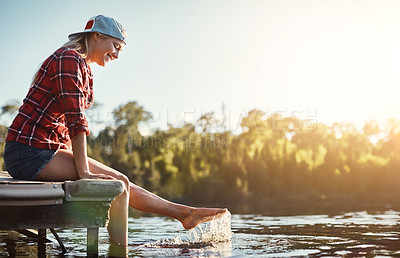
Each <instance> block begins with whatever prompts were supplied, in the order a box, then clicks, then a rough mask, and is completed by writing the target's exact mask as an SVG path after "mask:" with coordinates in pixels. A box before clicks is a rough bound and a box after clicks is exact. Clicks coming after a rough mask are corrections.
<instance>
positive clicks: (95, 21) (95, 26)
mask: <svg viewBox="0 0 400 258" xmlns="http://www.w3.org/2000/svg"><path fill="white" fill-rule="evenodd" d="M88 32H100V33H102V34H105V35H108V36H111V37H114V38H117V39H120V40H122V41H123V42H124V43H125V44H126V42H125V35H126V31H125V30H124V28H122V25H121V24H120V23H119V22H117V21H116V20H114V19H113V18H111V17H107V16H104V15H97V16H94V17H92V18H90V19H89V21H88V22H87V23H86V26H85V29H84V30H83V31H81V32H76V33H72V34H70V35H69V36H68V38H69V39H71V37H73V36H75V35H79V34H82V33H88Z"/></svg>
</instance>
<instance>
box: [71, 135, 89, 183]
mask: <svg viewBox="0 0 400 258" xmlns="http://www.w3.org/2000/svg"><path fill="white" fill-rule="evenodd" d="M71 142H72V152H73V153H74V160H75V166H76V170H77V171H78V174H79V177H80V178H86V177H87V176H88V175H89V174H90V170H89V162H88V159H87V152H86V133H84V132H83V133H80V134H78V135H77V136H76V137H74V138H72V139H71Z"/></svg>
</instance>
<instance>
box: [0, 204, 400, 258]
mask: <svg viewBox="0 0 400 258" xmlns="http://www.w3.org/2000/svg"><path fill="white" fill-rule="evenodd" d="M399 222H400V212H398V211H393V210H387V211H382V212H365V211H360V212H347V213H337V214H331V215H326V214H320V215H318V214H317V215H297V216H266V215H262V214H233V215H232V217H231V230H232V233H233V235H232V238H231V240H230V241H225V242H219V243H216V242H212V243H209V242H197V243H194V242H193V235H192V236H191V235H190V234H189V232H188V231H186V230H183V229H182V226H181V225H180V223H179V222H177V221H175V220H172V219H169V218H165V217H158V216H152V217H140V218H130V220H129V248H128V256H130V257H132V256H137V257H156V256H162V257H176V256H182V257H203V256H213V257H232V256H236V257H237V256H263V257H268V256H270V257H290V256H311V257H324V256H330V257H341V256H358V257H363V256H368V257H371V256H400V226H399V225H400V223H399ZM56 231H57V232H58V233H59V235H60V237H61V238H62V239H63V240H64V244H65V246H66V247H67V249H68V250H69V252H68V253H67V254H66V255H65V256H66V257H76V256H86V229H74V230H70V229H56ZM48 236H49V238H51V237H52V235H51V233H50V232H48ZM191 238H192V242H190V239H191ZM46 249H47V250H46V253H47V255H48V256H58V255H59V254H60V250H59V249H58V246H57V244H53V243H48V244H47V246H46ZM110 252H113V248H111V251H110V245H109V243H108V235H107V231H106V229H104V228H102V229H100V243H99V254H100V256H103V257H107V256H108V255H109V254H110ZM9 255H16V256H37V244H36V242H35V241H34V240H32V239H29V238H27V237H25V236H22V235H20V234H18V233H16V232H12V231H0V256H9Z"/></svg>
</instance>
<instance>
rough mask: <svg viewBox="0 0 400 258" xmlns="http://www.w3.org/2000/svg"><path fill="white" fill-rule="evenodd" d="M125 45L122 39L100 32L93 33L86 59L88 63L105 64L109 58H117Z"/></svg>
mask: <svg viewBox="0 0 400 258" xmlns="http://www.w3.org/2000/svg"><path fill="white" fill-rule="evenodd" d="M124 46H125V43H124V42H123V41H122V40H119V39H117V38H113V37H109V36H106V35H101V34H94V35H93V40H92V43H91V45H90V47H89V48H90V50H89V54H88V56H87V58H86V59H89V60H87V61H89V63H93V62H95V63H97V64H98V65H100V66H105V65H106V64H107V63H108V62H110V61H111V60H114V59H117V58H118V55H119V52H120V51H121V50H122V48H123V47H124Z"/></svg>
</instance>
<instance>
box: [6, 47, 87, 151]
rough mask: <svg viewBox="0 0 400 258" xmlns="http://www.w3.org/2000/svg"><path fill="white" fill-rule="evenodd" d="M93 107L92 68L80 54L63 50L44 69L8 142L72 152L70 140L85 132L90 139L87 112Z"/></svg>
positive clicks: (53, 55) (32, 87)
mask: <svg viewBox="0 0 400 258" xmlns="http://www.w3.org/2000/svg"><path fill="white" fill-rule="evenodd" d="M92 103H93V77H92V73H91V70H90V67H89V66H88V65H87V63H86V61H85V59H83V58H82V57H81V56H80V55H79V54H78V53H77V52H76V51H74V50H71V49H68V48H60V49H58V50H57V51H56V52H54V53H53V54H52V55H51V56H50V57H49V58H47V59H46V60H45V61H44V62H43V64H42V66H41V67H40V70H39V73H38V76H37V77H36V79H35V81H34V83H33V85H32V86H31V88H30V89H29V92H28V94H27V96H26V98H25V99H24V101H23V104H22V106H21V107H20V109H19V113H18V115H17V117H16V118H15V119H14V121H13V123H12V125H11V126H10V128H9V130H8V134H7V138H6V141H17V142H21V143H24V144H27V145H29V146H33V147H37V148H42V149H60V148H61V149H68V148H69V147H68V145H69V140H70V137H75V136H76V135H78V134H80V133H82V132H85V133H86V135H89V133H90V132H89V129H88V122H87V120H86V117H85V115H84V109H86V108H89V107H90V106H91V105H92Z"/></svg>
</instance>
